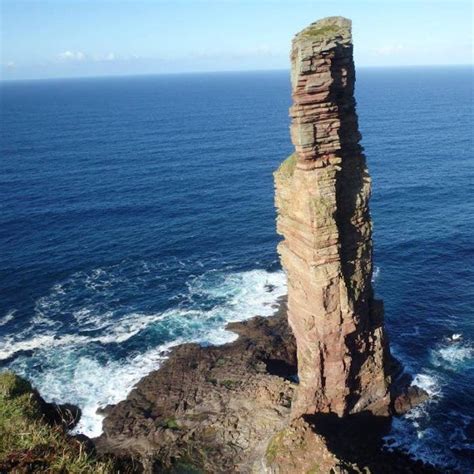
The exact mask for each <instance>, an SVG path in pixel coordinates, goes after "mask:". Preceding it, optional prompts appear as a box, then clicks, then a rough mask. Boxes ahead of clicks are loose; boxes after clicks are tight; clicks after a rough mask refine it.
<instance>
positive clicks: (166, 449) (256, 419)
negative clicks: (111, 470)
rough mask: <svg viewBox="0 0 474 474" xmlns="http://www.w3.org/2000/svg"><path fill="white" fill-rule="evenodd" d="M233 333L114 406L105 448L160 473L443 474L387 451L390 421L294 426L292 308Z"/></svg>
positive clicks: (369, 418) (325, 418) (172, 364)
mask: <svg viewBox="0 0 474 474" xmlns="http://www.w3.org/2000/svg"><path fill="white" fill-rule="evenodd" d="M228 327H229V329H231V330H232V331H235V332H236V333H237V334H239V336H240V337H239V338H238V339H237V340H236V341H235V342H233V343H231V344H227V345H224V346H219V347H200V346H198V345H195V344H187V345H183V346H180V347H177V348H176V349H175V350H174V351H173V352H172V353H171V354H170V357H169V359H168V360H167V361H166V362H165V363H164V364H163V366H162V367H161V369H160V370H158V371H155V372H153V373H151V374H150V375H148V376H147V377H145V378H144V379H143V380H142V381H140V382H139V384H138V385H137V387H136V389H134V390H133V391H132V392H131V393H130V395H129V396H128V398H127V399H126V400H124V401H122V402H120V403H119V404H117V405H115V406H112V407H108V408H107V409H106V412H107V413H108V415H107V417H106V419H105V421H104V434H103V435H102V436H101V437H100V438H98V439H97V440H95V443H96V446H97V449H98V450H99V451H100V452H102V453H112V454H114V455H116V456H119V457H121V456H122V457H125V458H133V459H136V460H137V461H139V462H140V463H141V464H142V465H143V467H144V469H145V471H146V472H160V473H161V472H205V473H236V472H240V473H264V472H265V473H281V474H283V473H285V474H286V473H292V474H299V473H316V472H319V473H329V472H334V473H345V472H372V473H377V472H380V473H382V472H383V473H391V472H394V473H395V472H397V473H404V472H407V473H411V472H417V473H425V472H426V473H431V472H438V471H436V470H435V469H434V468H432V467H429V466H425V465H423V464H421V463H417V462H415V461H412V460H411V459H409V458H408V457H407V456H406V455H404V454H402V453H398V452H397V453H387V452H385V451H384V450H383V449H382V442H381V436H382V435H383V434H384V433H385V432H386V430H387V429H388V428H389V424H390V418H388V417H382V418H378V417H374V416H373V415H372V414H370V413H368V414H365V415H364V414H358V415H357V417H353V418H348V419H346V418H344V419H340V418H338V417H337V416H336V415H325V414H320V415H315V416H314V417H306V418H298V419H296V420H292V419H291V405H292V403H293V401H294V395H295V389H296V387H297V383H296V382H297V381H296V378H295V374H296V346H295V340H294V337H293V335H292V333H291V331H290V329H289V327H288V323H287V318H286V302H285V301H282V302H281V306H280V309H279V310H278V312H277V313H276V315H275V316H273V317H270V318H261V317H256V318H253V319H251V320H248V321H245V322H242V323H232V324H230V325H229V326H228ZM375 428H376V429H375ZM369 434H370V436H369ZM364 469H365V470H364ZM367 469H369V470H367Z"/></svg>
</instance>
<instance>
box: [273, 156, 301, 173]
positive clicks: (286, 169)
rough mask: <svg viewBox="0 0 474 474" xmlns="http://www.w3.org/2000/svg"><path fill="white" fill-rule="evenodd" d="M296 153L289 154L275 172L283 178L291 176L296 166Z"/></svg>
mask: <svg viewBox="0 0 474 474" xmlns="http://www.w3.org/2000/svg"><path fill="white" fill-rule="evenodd" d="M296 161H297V156H296V153H293V154H292V155H290V156H289V157H288V158H287V159H286V160H285V161H284V162H283V163H282V164H281V165H280V167H279V168H278V170H277V174H278V175H279V176H282V177H284V178H291V177H292V176H293V173H294V172H295V168H296Z"/></svg>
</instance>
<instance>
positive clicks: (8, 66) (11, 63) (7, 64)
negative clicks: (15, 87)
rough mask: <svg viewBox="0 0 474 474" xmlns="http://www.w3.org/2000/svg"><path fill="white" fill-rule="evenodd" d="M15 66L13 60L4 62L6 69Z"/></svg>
mask: <svg viewBox="0 0 474 474" xmlns="http://www.w3.org/2000/svg"><path fill="white" fill-rule="evenodd" d="M15 66H16V64H15V63H14V62H13V61H8V62H7V63H6V64H5V67H6V68H7V69H14V68H15Z"/></svg>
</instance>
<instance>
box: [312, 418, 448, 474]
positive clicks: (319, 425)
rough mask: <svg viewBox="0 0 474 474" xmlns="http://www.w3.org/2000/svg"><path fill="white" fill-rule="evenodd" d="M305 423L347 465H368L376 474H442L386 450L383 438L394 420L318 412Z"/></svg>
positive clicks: (431, 467) (419, 462) (401, 454)
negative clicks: (321, 437)
mask: <svg viewBox="0 0 474 474" xmlns="http://www.w3.org/2000/svg"><path fill="white" fill-rule="evenodd" d="M305 421H306V422H307V423H308V424H309V425H310V426H311V428H312V429H313V430H314V432H316V433H317V434H319V435H321V436H323V437H324V439H325V441H326V444H327V447H328V449H329V450H330V451H331V452H332V453H333V454H334V455H335V456H337V458H339V459H340V460H341V461H342V462H343V463H344V464H345V465H347V466H351V465H357V466H359V467H360V466H364V468H367V469H369V472H371V473H372V474H375V473H381V474H382V473H383V474H392V473H393V474H395V473H401V472H403V473H440V472H441V471H439V470H438V469H436V468H435V467H434V466H431V465H427V464H425V463H423V462H421V461H416V460H413V459H412V458H410V457H409V456H408V455H407V454H405V453H402V452H400V451H389V450H388V449H386V448H384V446H383V437H384V436H385V435H387V434H388V433H389V432H390V428H391V418H390V417H383V416H375V415H373V414H372V413H371V412H360V413H355V414H352V415H348V416H346V417H343V418H340V417H338V416H337V415H336V414H334V413H318V414H315V415H311V416H306V417H305ZM349 472H351V471H350V470H349ZM354 472H355V471H354Z"/></svg>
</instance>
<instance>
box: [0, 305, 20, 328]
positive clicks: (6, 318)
mask: <svg viewBox="0 0 474 474" xmlns="http://www.w3.org/2000/svg"><path fill="white" fill-rule="evenodd" d="M15 313H16V309H12V310H11V311H8V312H7V313H6V314H5V316H2V317H1V318H0V326H5V324H7V323H9V322H10V321H13V318H14V317H15Z"/></svg>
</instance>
